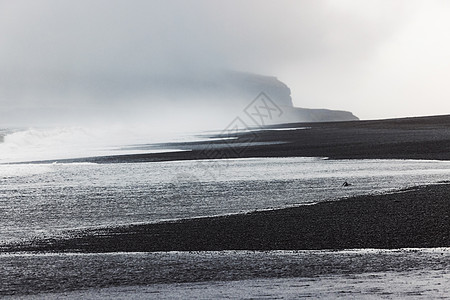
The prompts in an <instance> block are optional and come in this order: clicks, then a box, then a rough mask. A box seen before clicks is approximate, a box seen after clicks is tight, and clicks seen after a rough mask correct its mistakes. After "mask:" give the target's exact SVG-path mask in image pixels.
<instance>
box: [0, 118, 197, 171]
mask: <svg viewBox="0 0 450 300" xmlns="http://www.w3.org/2000/svg"><path fill="white" fill-rule="evenodd" d="M2 132H3V137H2V138H1V140H0V163H11V162H27V161H40V160H58V159H68V158H79V157H92V156H106V155H119V154H138V153H143V152H145V153H149V152H162V151H164V152H170V151H180V150H176V149H170V150H169V149H168V150H164V149H142V150H139V149H132V150H131V149H127V148H124V145H133V144H144V143H145V144H150V143H163V142H171V141H182V140H184V141H186V140H188V139H191V140H195V137H194V136H193V135H189V136H187V137H186V136H185V135H183V134H174V133H167V132H165V133H164V134H155V133H152V134H149V132H152V131H150V130H148V128H145V127H141V128H138V127H133V128H125V127H123V126H109V127H107V128H106V127H93V128H86V127H53V128H28V129H23V130H14V131H2Z"/></svg>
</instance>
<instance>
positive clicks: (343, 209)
mask: <svg viewBox="0 0 450 300" xmlns="http://www.w3.org/2000/svg"><path fill="white" fill-rule="evenodd" d="M278 127H280V126H278ZM284 127H286V128H293V127H296V128H297V127H298V128H303V127H309V129H298V130H276V131H274V130H269V129H268V130H262V131H258V132H256V133H245V134H238V135H237V139H236V140H233V141H232V142H233V143H236V142H239V145H242V144H245V146H243V147H242V148H239V147H234V146H233V144H226V145H225V144H223V143H224V142H223V141H214V142H210V143H183V144H176V145H172V146H173V147H175V148H180V147H185V148H186V150H188V149H194V148H195V149H196V150H192V151H186V152H175V153H159V154H140V155H125V156H112V157H98V158H86V159H83V161H93V162H98V163H117V162H142V161H164V160H180V159H199V158H212V157H211V155H215V158H229V157H266V156H267V157H270V156H274V157H286V156H322V157H330V158H333V159H344V158H346V159H352V158H359V159H361V158H384V159H392V158H396V159H441V160H447V159H450V116H436V117H423V118H406V119H393V120H379V121H356V122H341V123H309V124H287V125H284ZM245 141H247V143H245ZM255 142H267V143H274V142H277V143H278V144H269V145H265V146H261V145H257V146H254V145H253V146H252V144H254V143H255ZM221 143H222V144H221ZM227 143H228V141H227ZM280 143H281V144H280ZM211 145H214V151H207V149H208V147H210V146H211ZM163 146H164V147H169V146H171V145H170V144H169V145H163ZM336 200H339V199H336ZM16 246H18V245H14V246H11V245H10V246H5V247H3V250H2V251H7V252H9V251H17V250H19V251H20V250H24V251H64V252H67V251H77V252H115V251H125V252H129V251H138V252H141V251H145V252H147V251H149V252H152V251H173V250H180V251H194V250H296V249H348V248H388V249H393V248H403V247H448V246H450V184H448V183H445V184H444V183H443V184H439V185H432V186H421V187H417V188H412V189H409V190H404V191H399V192H396V193H392V194H386V195H373V196H359V197H355V198H351V199H343V200H339V201H333V202H327V203H320V204H316V205H311V206H302V207H296V208H287V209H281V210H273V211H263V212H254V213H249V214H241V215H232V216H224V217H211V218H200V219H190V220H181V221H176V222H164V223H159V224H147V225H136V226H134V225H133V226H129V227H117V228H109V229H101V230H91V231H89V230H88V231H83V232H80V231H78V232H72V233H71V237H70V238H65V239H48V240H35V241H32V242H24V243H22V244H21V245H19V246H18V247H16Z"/></svg>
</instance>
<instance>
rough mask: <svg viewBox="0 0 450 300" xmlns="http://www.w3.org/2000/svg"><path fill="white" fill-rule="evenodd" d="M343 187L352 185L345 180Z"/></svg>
mask: <svg viewBox="0 0 450 300" xmlns="http://www.w3.org/2000/svg"><path fill="white" fill-rule="evenodd" d="M342 186H343V187H347V186H351V184H350V183H348V182H347V181H344V183H343V184H342Z"/></svg>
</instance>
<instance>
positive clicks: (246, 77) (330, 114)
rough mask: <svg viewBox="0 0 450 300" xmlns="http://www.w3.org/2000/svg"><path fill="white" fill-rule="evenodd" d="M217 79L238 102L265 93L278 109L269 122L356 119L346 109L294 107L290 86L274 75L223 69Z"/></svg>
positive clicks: (249, 101) (243, 102)
mask: <svg viewBox="0 0 450 300" xmlns="http://www.w3.org/2000/svg"><path fill="white" fill-rule="evenodd" d="M217 82H220V83H221V85H222V87H223V88H224V90H223V91H222V94H229V95H230V96H231V97H235V98H236V99H240V102H242V103H241V105H246V104H250V105H251V101H252V100H254V99H255V97H257V95H259V94H260V93H264V94H265V95H266V96H267V97H268V99H269V100H268V101H273V102H274V104H275V105H276V106H278V107H277V108H276V109H278V110H279V112H280V116H279V118H277V119H276V120H275V121H274V122H271V123H294V122H331V121H353V120H359V119H358V117H356V116H355V115H353V114H352V113H351V112H348V111H341V110H329V109H311V108H299V107H294V105H293V103H292V98H291V90H290V89H289V87H288V86H287V85H286V84H284V83H283V82H281V81H280V80H278V79H277V78H276V77H272V76H262V75H255V74H247V73H238V72H230V73H223V74H222V75H221V78H219V80H217ZM227 89H228V91H227Z"/></svg>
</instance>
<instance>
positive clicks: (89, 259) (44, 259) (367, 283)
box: [0, 127, 450, 299]
mask: <svg viewBox="0 0 450 300" xmlns="http://www.w3.org/2000/svg"><path fill="white" fill-rule="evenodd" d="M302 130H307V128H304V129H302ZM122 133H123V132H122ZM102 134H103V132H93V131H90V130H87V129H84V128H78V127H77V128H56V129H55V128H51V129H30V128H27V129H17V128H4V129H0V213H1V218H0V245H1V244H11V243H14V242H18V241H24V240H32V239H35V238H43V237H45V238H55V239H58V238H62V237H64V235H65V234H67V232H70V231H72V230H77V229H85V228H90V229H95V228H107V227H115V226H127V225H132V224H146V223H157V222H164V221H167V220H178V219H187V218H198V217H204V216H220V215H229V214H239V213H245V212H252V211H260V210H272V209H277V208H285V207H293V206H301V205H314V204H315V203H318V202H323V201H338V200H339V199H343V198H347V197H352V196H356V195H367V194H380V193H386V192H396V191H399V190H400V189H404V188H408V187H414V186H418V185H425V184H439V183H442V182H446V181H447V180H448V178H449V174H450V162H445V161H426V160H331V159H328V158H326V157H309V158H306V157H289V158H284V157H279V158H243V159H216V160H215V159H210V160H190V161H168V162H146V163H109V164H103V163H101V164H96V163H83V162H77V163H61V159H65V158H76V157H87V156H102V155H117V154H132V153H142V152H149V150H133V151H132V152H131V151H130V150H129V149H139V145H141V144H142V145H144V144H145V145H148V144H149V143H150V144H151V143H154V142H155V143H156V142H161V141H162V140H163V139H162V137H157V138H151V137H145V136H142V135H141V136H139V137H138V138H136V137H134V138H133V139H132V138H122V139H114V138H113V137H111V136H110V137H108V138H107V139H99V138H98V136H100V135H102ZM124 136H126V134H125V135H124ZM199 139H203V140H205V139H206V140H207V138H205V135H204V134H203V135H202V134H199V133H195V134H189V135H188V134H183V135H180V136H174V137H173V138H172V140H171V141H186V140H189V141H195V140H199ZM130 146H132V147H130ZM127 149H128V150H127ZM158 151H163V150H161V149H159V150H158ZM168 151H169V150H168ZM170 151H174V150H173V149H170ZM180 151H181V150H180ZM43 161H45V162H43ZM344 182H348V183H350V185H349V186H347V187H343V186H342V184H343V183H344ZM449 258H450V249H447V248H439V249H399V250H374V249H359V250H358V249H357V250H351V251H264V252H257V251H256V252H254V251H252V252H248V251H223V252H220V251H219V252H186V253H185V252H161V253H109V254H99V253H92V254H80V253H21V252H17V253H3V254H1V253H0V296H5V297H10V298H17V299H34V298H35V299H60V298H67V299H103V298H116V299H123V298H130V299H148V298H155V299H177V298H179V299H183V298H199V299H212V298H223V297H227V298H247V299H294V298H298V297H317V298H336V297H337V298H339V297H357V298H369V299H370V298H378V297H385V298H396V297H403V296H411V297H412V298H422V297H424V298H428V297H446V296H447V295H448V294H449V293H448V292H449V289H450V285H449V284H448V283H447V282H448V279H449V277H450V272H449V270H450V269H449V267H450V263H449V261H450V260H449ZM437 262H440V263H437Z"/></svg>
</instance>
